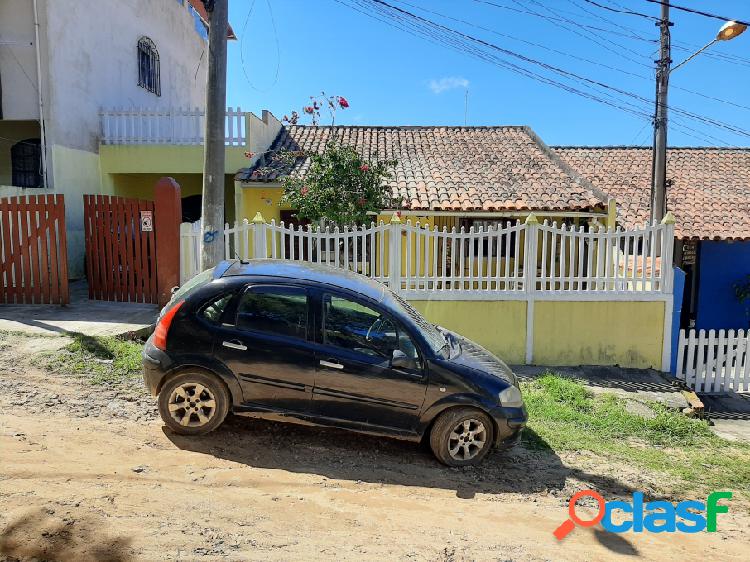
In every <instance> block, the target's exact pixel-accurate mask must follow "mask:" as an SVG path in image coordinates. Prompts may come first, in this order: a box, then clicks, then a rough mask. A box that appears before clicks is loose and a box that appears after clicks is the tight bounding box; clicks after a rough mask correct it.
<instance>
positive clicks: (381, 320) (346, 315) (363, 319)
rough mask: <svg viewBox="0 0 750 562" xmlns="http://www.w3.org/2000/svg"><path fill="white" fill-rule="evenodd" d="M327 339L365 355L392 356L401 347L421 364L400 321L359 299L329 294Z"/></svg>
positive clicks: (325, 321) (325, 318)
mask: <svg viewBox="0 0 750 562" xmlns="http://www.w3.org/2000/svg"><path fill="white" fill-rule="evenodd" d="M323 309H324V310H323V341H324V343H326V344H327V345H334V346H336V347H341V348H344V349H349V350H351V351H356V352H358V353H363V354H365V355H371V356H375V357H382V358H385V359H388V360H390V359H391V358H392V357H393V352H394V350H397V349H399V350H401V351H402V352H404V354H406V356H407V357H408V358H410V359H412V360H414V361H415V364H417V365H419V353H418V351H417V347H416V346H415V345H414V342H413V341H412V339H411V338H410V337H409V334H408V333H406V331H405V330H404V329H403V328H402V327H401V326H400V324H399V323H398V322H396V321H395V320H393V319H392V318H390V317H389V316H387V315H385V314H381V313H380V312H378V311H377V310H375V309H374V308H371V307H369V306H367V305H364V304H362V303H359V302H357V301H354V300H351V299H347V298H344V297H339V296H336V295H330V294H325V295H324V297H323Z"/></svg>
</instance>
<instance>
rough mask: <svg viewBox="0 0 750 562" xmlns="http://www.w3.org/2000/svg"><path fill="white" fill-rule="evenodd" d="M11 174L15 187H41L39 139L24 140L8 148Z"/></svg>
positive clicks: (40, 148) (40, 149)
mask: <svg viewBox="0 0 750 562" xmlns="http://www.w3.org/2000/svg"><path fill="white" fill-rule="evenodd" d="M10 160H11V173H12V179H11V181H12V182H13V185H14V186H16V187H42V186H43V178H42V147H41V141H40V139H26V140H22V141H20V142H17V143H16V144H14V145H13V146H11V147H10Z"/></svg>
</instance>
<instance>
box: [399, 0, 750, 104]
mask: <svg viewBox="0 0 750 562" xmlns="http://www.w3.org/2000/svg"><path fill="white" fill-rule="evenodd" d="M399 1H400V3H401V4H403V5H405V6H409V7H411V8H415V9H418V10H421V11H423V12H426V13H429V14H433V15H436V16H438V17H441V18H444V19H446V20H451V21H454V22H458V23H462V24H464V25H467V26H470V27H473V28H475V29H481V30H482V31H486V32H488V33H492V34H493V35H497V36H498V37H505V38H507V39H511V40H513V41H518V42H520V43H524V44H526V45H531V46H533V47H537V48H540V49H543V50H545V51H548V52H550V53H555V54H558V55H562V56H566V57H569V58H572V59H574V60H578V61H581V62H585V63H588V64H593V65H596V66H599V67H602V68H606V69H607V70H612V71H614V72H618V73H620V74H623V75H626V76H632V77H634V78H640V79H641V80H648V81H653V79H654V78H653V76H646V75H644V74H638V73H636V72H631V71H629V70H625V69H623V68H619V67H616V66H611V65H608V64H605V63H602V62H600V61H596V60H591V59H587V58H585V57H579V56H577V55H574V54H572V53H569V52H566V51H560V50H558V49H554V48H552V47H549V46H547V45H544V44H541V43H535V42H533V41H528V40H526V39H522V38H520V37H515V36H513V35H509V34H507V33H501V32H499V31H495V30H494V29H490V28H488V27H483V26H481V25H478V24H475V23H472V22H469V21H466V20H463V19H460V18H455V17H452V16H449V15H446V14H443V13H440V12H436V11H434V10H430V9H427V8H423V7H421V6H418V5H416V4H410V3H409V2H405V1H404V0H399ZM573 4H575V2H573ZM613 23H614V22H613ZM673 46H674V45H673ZM672 87H673V88H674V89H676V90H681V91H683V92H686V93H689V94H692V95H695V96H699V97H702V98H704V99H709V100H712V101H716V102H720V103H724V104H727V105H731V106H733V107H736V108H738V109H745V110H748V111H750V106H747V105H742V104H739V103H736V102H733V101H730V100H725V99H721V98H717V97H714V96H709V95H707V94H703V93H701V92H696V91H695V90H690V89H688V88H682V87H680V86H672Z"/></svg>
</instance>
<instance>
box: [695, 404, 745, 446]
mask: <svg viewBox="0 0 750 562" xmlns="http://www.w3.org/2000/svg"><path fill="white" fill-rule="evenodd" d="M700 399H701V400H702V401H703V405H704V406H705V409H706V417H707V418H708V419H709V420H711V428H712V429H713V431H714V433H716V435H718V436H719V437H723V438H724V439H729V440H730V441H745V442H748V443H750V394H735V393H731V394H722V395H706V394H701V395H700Z"/></svg>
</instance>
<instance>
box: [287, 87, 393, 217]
mask: <svg viewBox="0 0 750 562" xmlns="http://www.w3.org/2000/svg"><path fill="white" fill-rule="evenodd" d="M348 107H349V101H348V100H347V99H346V98H345V97H343V96H327V95H326V94H325V92H321V95H320V96H310V104H309V105H306V106H304V107H303V108H302V113H303V114H304V115H307V116H309V118H310V121H311V124H312V125H313V126H317V125H318V124H319V122H320V114H321V111H322V110H324V109H327V110H328V113H329V114H330V116H331V128H332V131H333V138H332V140H331V141H329V142H328V144H327V145H326V147H325V150H324V151H323V153H322V154H319V153H317V152H313V153H309V154H308V153H305V152H302V151H299V150H296V151H288V150H287V151H280V152H279V153H277V154H275V158H276V159H277V160H280V161H282V162H283V163H284V164H286V165H288V166H291V165H293V164H294V162H296V160H297V159H298V158H309V159H310V167H309V169H308V170H307V172H306V175H305V177H304V178H299V177H293V176H287V177H286V178H284V180H283V186H284V196H283V197H282V200H281V203H282V204H287V205H289V206H291V207H292V208H293V209H296V216H297V218H298V219H300V220H309V221H311V222H315V223H320V224H328V225H331V226H339V227H343V226H353V225H361V224H367V223H369V222H370V221H372V219H373V217H372V214H373V213H374V214H377V213H379V212H380V211H382V210H383V209H385V208H389V207H392V206H394V204H395V201H393V199H392V197H391V191H390V188H389V187H388V186H387V185H386V180H387V179H389V178H390V177H391V169H392V168H393V167H394V166H395V165H396V162H395V161H394V160H378V159H377V157H375V159H374V160H373V161H368V160H365V159H364V158H362V157H361V156H360V155H359V154H358V153H357V151H356V150H354V149H353V148H352V147H350V146H347V145H344V144H342V143H341V142H339V141H338V140H337V139H336V129H335V128H333V126H334V123H335V120H336V111H337V110H344V109H347V108H348ZM299 119H300V114H299V113H297V112H296V111H293V112H292V113H291V114H290V115H285V116H284V118H283V120H282V121H283V122H284V123H286V124H289V125H297V124H298V123H299Z"/></svg>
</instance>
